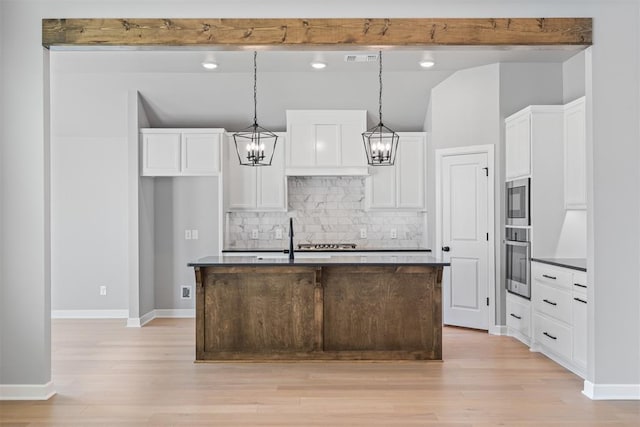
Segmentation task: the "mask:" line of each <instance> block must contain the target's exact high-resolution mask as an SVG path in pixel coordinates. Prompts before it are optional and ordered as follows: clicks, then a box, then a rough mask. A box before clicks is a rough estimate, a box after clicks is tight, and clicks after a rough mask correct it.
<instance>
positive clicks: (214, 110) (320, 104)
mask: <svg viewBox="0 0 640 427" xmlns="http://www.w3.org/2000/svg"><path fill="white" fill-rule="evenodd" d="M67 53H69V52H53V53H52V66H53V67H54V72H53V73H52V78H53V84H54V94H53V95H54V96H53V102H54V105H53V112H54V117H53V118H54V122H55V124H56V126H59V127H61V128H62V129H64V130H65V133H67V132H73V133H79V134H82V135H86V134H93V135H101V136H102V135H104V136H114V135H122V134H124V132H126V130H125V125H126V121H125V120H124V119H125V117H126V113H127V112H126V109H123V107H122V106H123V105H125V104H124V103H126V99H127V98H126V95H127V91H128V90H129V89H132V88H135V89H136V90H138V91H139V92H140V94H141V96H142V98H143V104H144V106H145V109H146V112H147V114H148V119H149V125H150V126H151V127H201V128H226V129H229V130H239V129H243V128H245V127H247V126H248V125H249V124H250V122H251V120H252V118H253V94H252V90H253V84H252V81H253V76H252V75H250V74H248V73H230V72H226V73H211V74H203V73H104V74H102V73H90V74H86V73H70V72H67V71H66V70H67V69H68V68H69V67H70V66H72V65H64V67H63V64H62V63H61V62H69V61H70V62H71V64H73V58H74V57H73V56H72V57H69V56H68V55H65V54H67ZM74 53H75V54H76V55H77V54H79V52H74ZM106 54H108V53H106ZM56 68H57V69H63V70H64V71H56ZM429 73H430V72H428V71H426V72H425V71H422V72H421V71H418V72H389V73H386V72H385V74H384V98H383V100H384V111H383V113H384V118H385V123H389V124H391V123H392V124H393V128H394V130H397V131H419V130H421V127H422V123H423V120H424V116H425V113H426V108H427V100H428V97H429V89H430V88H431V85H432V84H433V77H432V74H429ZM436 74H438V73H436ZM440 74H443V73H440ZM258 78H259V80H258V120H259V123H260V125H261V126H264V127H266V128H267V129H269V130H273V131H284V130H286V123H285V111H286V110H287V109H366V110H368V111H369V117H368V121H369V124H370V125H371V126H372V125H373V124H374V123H373V122H374V120H375V121H376V123H377V120H378V81H377V74H375V73H361V72H344V73H340V72H321V73H319V72H313V71H310V72H286V71H285V70H283V71H282V72H278V73H263V74H259V75H258ZM436 80H437V81H439V80H440V79H436ZM98 99H99V100H100V102H95V101H96V100H98Z"/></svg>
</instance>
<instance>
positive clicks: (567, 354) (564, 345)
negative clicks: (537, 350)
mask: <svg viewBox="0 0 640 427" xmlns="http://www.w3.org/2000/svg"><path fill="white" fill-rule="evenodd" d="M534 334H535V340H536V342H537V343H538V344H540V345H541V346H543V347H545V348H547V349H549V350H550V351H551V352H553V353H555V354H557V355H559V356H562V357H563V358H565V359H567V360H571V350H572V339H573V338H572V336H571V329H570V328H568V327H566V326H564V325H561V324H560V323H558V322H556V321H553V320H551V319H547V318H545V317H543V316H541V315H539V314H535V315H534Z"/></svg>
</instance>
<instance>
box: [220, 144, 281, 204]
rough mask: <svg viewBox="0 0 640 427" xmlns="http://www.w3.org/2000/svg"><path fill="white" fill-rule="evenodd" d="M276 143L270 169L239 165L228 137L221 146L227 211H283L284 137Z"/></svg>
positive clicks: (233, 146)
mask: <svg viewBox="0 0 640 427" xmlns="http://www.w3.org/2000/svg"><path fill="white" fill-rule="evenodd" d="M276 134H277V135H278V141H277V143H276V150H275V153H274V155H273V159H272V161H271V166H256V167H252V166H243V165H241V164H240V161H239V159H238V154H237V153H236V149H235V144H234V142H233V137H232V136H231V134H228V135H227V136H226V142H225V144H224V150H223V151H224V157H225V162H224V193H225V198H224V200H225V210H227V211H286V210H287V197H286V194H287V193H286V184H287V179H286V176H285V175H284V153H285V145H286V141H285V134H284V133H276Z"/></svg>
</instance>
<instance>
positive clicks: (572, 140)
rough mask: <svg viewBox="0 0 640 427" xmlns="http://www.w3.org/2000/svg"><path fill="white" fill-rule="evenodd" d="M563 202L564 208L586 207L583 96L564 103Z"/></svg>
mask: <svg viewBox="0 0 640 427" xmlns="http://www.w3.org/2000/svg"><path fill="white" fill-rule="evenodd" d="M564 203H565V208H566V209H586V208H587V158H586V115H585V98H584V97H582V98H578V99H576V100H575V101H573V102H570V103H569V104H566V105H565V111H564Z"/></svg>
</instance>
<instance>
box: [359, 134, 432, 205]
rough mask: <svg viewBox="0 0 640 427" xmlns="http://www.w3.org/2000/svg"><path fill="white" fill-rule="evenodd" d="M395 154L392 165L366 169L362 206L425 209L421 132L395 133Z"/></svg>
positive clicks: (424, 139)
mask: <svg viewBox="0 0 640 427" xmlns="http://www.w3.org/2000/svg"><path fill="white" fill-rule="evenodd" d="M398 134H399V136H400V141H399V142H398V154H397V156H396V161H395V164H394V165H393V166H370V167H369V173H370V175H369V177H368V178H367V181H366V198H365V207H366V209H367V210H375V209H381V210H383V209H406V210H421V211H422V210H425V209H426V204H425V181H426V152H427V134H426V133H425V132H398Z"/></svg>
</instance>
